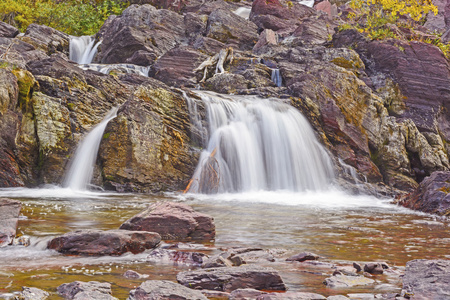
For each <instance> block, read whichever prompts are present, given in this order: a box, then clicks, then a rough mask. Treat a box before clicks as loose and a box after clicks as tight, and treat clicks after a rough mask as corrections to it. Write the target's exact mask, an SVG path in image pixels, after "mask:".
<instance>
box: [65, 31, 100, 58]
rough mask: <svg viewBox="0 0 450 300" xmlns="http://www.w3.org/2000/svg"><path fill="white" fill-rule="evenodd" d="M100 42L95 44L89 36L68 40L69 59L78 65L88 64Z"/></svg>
mask: <svg viewBox="0 0 450 300" xmlns="http://www.w3.org/2000/svg"><path fill="white" fill-rule="evenodd" d="M100 44H101V42H97V43H95V39H94V38H93V37H91V36H80V37H77V36H73V37H71V39H70V45H69V58H70V60H72V61H74V62H76V63H78V64H90V63H91V62H92V60H93V59H94V56H95V54H97V48H98V46H100Z"/></svg>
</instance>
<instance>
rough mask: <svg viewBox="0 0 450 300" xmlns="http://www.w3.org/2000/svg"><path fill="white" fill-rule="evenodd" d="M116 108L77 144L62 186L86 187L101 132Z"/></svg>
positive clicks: (92, 169) (73, 188)
mask: <svg viewBox="0 0 450 300" xmlns="http://www.w3.org/2000/svg"><path fill="white" fill-rule="evenodd" d="M117 110H118V108H117V107H116V108H113V109H112V110H110V111H109V112H108V114H107V115H106V117H105V118H104V119H103V120H102V121H101V122H100V123H99V124H98V125H96V126H95V127H94V128H93V129H92V130H91V131H90V132H89V134H88V135H87V136H86V137H85V138H84V139H83V141H82V142H81V144H80V145H79V146H78V148H77V151H76V152H75V156H74V158H73V160H72V162H71V164H70V169H69V172H68V173H67V174H66V178H65V180H64V183H63V187H65V188H70V189H72V190H77V191H84V190H86V189H87V187H88V185H89V183H90V182H91V179H92V174H93V172H94V164H95V159H96V158H97V152H98V148H99V146H100V142H101V140H102V137H103V132H104V131H105V128H106V125H108V122H109V121H111V120H112V119H114V118H115V117H116V115H117Z"/></svg>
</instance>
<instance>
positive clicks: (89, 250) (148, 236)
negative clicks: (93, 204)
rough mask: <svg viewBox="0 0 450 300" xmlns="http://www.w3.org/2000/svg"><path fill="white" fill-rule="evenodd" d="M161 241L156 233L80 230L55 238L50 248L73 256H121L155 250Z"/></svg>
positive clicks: (49, 245) (50, 243)
mask: <svg viewBox="0 0 450 300" xmlns="http://www.w3.org/2000/svg"><path fill="white" fill-rule="evenodd" d="M160 241H161V236H160V235H159V234H157V233H155V232H146V231H129V230H120V229H119V230H107V231H102V230H78V231H75V232H69V233H66V234H64V235H62V236H60V237H56V238H54V239H53V240H51V241H50V242H49V244H48V248H49V249H54V250H56V251H58V252H61V253H64V254H71V255H73V254H75V255H121V254H123V253H125V252H131V253H140V252H142V251H144V250H146V249H152V248H155V247H156V246H157V245H158V244H159V242H160Z"/></svg>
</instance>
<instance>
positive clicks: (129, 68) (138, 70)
mask: <svg viewBox="0 0 450 300" xmlns="http://www.w3.org/2000/svg"><path fill="white" fill-rule="evenodd" d="M79 67H80V68H82V69H83V70H94V71H97V72H100V73H103V74H109V73H110V72H111V71H119V72H122V73H128V74H139V75H141V76H146V77H148V71H149V70H150V66H147V67H144V66H138V65H133V64H109V65H104V64H83V65H80V66H79Z"/></svg>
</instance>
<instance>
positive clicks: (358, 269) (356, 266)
mask: <svg viewBox="0 0 450 300" xmlns="http://www.w3.org/2000/svg"><path fill="white" fill-rule="evenodd" d="M353 268H355V269H356V272H361V270H362V267H361V265H360V264H359V263H356V262H354V263H353Z"/></svg>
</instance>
